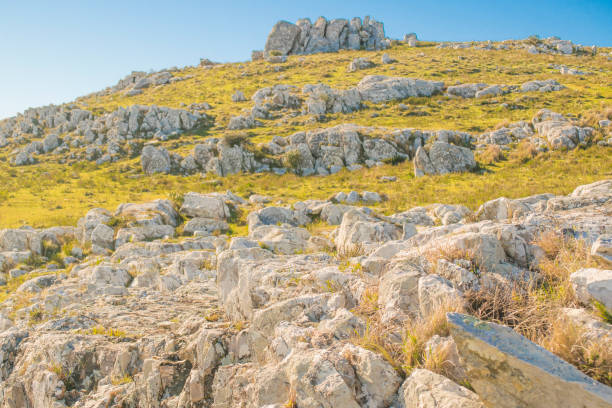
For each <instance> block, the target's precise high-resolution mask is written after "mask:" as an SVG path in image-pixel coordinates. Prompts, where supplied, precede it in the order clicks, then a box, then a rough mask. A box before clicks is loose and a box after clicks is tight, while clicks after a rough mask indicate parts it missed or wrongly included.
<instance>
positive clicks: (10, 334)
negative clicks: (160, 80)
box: [0, 180, 612, 408]
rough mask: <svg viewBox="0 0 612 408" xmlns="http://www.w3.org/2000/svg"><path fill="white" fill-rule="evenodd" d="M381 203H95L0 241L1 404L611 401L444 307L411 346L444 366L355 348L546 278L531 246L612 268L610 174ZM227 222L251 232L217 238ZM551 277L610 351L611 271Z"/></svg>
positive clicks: (572, 373) (553, 360)
mask: <svg viewBox="0 0 612 408" xmlns="http://www.w3.org/2000/svg"><path fill="white" fill-rule="evenodd" d="M381 199H383V197H380V196H379V195H378V194H376V193H372V192H365V193H363V194H358V193H355V192H352V193H351V194H348V195H347V194H345V193H339V194H338V195H337V196H335V197H333V198H332V199H331V200H329V201H315V200H312V201H306V202H302V203H297V204H295V205H293V206H292V207H278V206H269V205H268V206H266V205H265V204H262V203H265V202H266V199H265V197H256V196H253V197H251V198H250V200H249V201H246V200H244V199H243V198H241V197H238V196H236V195H234V194H232V193H230V192H228V193H226V194H208V195H202V194H199V193H189V194H186V195H185V196H184V197H182V199H181V201H180V203H178V204H177V203H174V204H173V203H171V202H170V201H168V200H156V201H152V202H149V203H143V204H123V205H121V206H119V207H118V208H117V210H116V211H115V213H114V214H111V213H109V212H108V211H106V210H103V209H92V210H91V211H89V212H88V213H87V214H86V215H85V216H84V217H83V218H82V219H81V220H80V221H79V223H78V225H77V226H76V227H54V228H49V229H45V230H35V229H27V228H23V229H12V230H10V229H9V230H2V231H0V250H1V251H0V265H2V270H3V271H5V273H6V274H7V277H9V280H10V279H11V278H10V277H13V279H15V278H19V279H20V282H23V283H21V284H20V286H18V287H17V288H16V289H15V290H14V292H12V293H11V294H10V295H9V296H8V298H7V299H6V300H5V301H4V302H3V303H2V306H1V307H2V314H3V317H2V321H1V323H2V329H1V330H2V333H1V334H0V343H1V344H2V346H1V350H2V358H1V359H0V375H1V380H2V382H1V384H0V395H2V401H3V406H5V407H33V408H42V407H51V406H53V407H62V406H73V407H101V406H108V407H111V406H112V407H136V406H140V407H208V406H210V407H237V406H244V407H262V406H279V407H280V406H298V407H338V406H342V407H351V406H355V407H357V406H367V407H388V406H394V407H434V406H465V407H481V406H496V407H514V406H530V407H531V406H533V407H537V406H550V404H553V405H555V406H562V405H563V406H589V407H608V406H612V388H609V387H607V386H605V385H603V384H601V383H598V382H597V381H595V380H593V379H591V378H589V377H588V376H587V375H585V374H583V373H581V372H580V371H578V369H576V368H575V367H573V366H571V365H570V364H568V363H567V362H565V361H563V360H562V359H560V358H559V357H557V356H555V355H553V354H552V353H550V352H549V351H547V350H545V349H544V348H542V347H540V346H538V345H536V344H533V343H531V342H530V341H529V340H527V339H526V338H524V337H522V336H521V335H520V334H517V332H516V331H512V330H511V329H508V328H506V327H502V326H499V325H495V324H489V323H481V322H479V321H478V319H476V318H474V317H469V316H468V315H464V314H460V313H449V314H448V315H447V316H444V315H443V314H442V317H443V318H444V319H447V320H448V323H442V324H441V327H440V328H439V329H438V332H437V333H436V335H435V336H433V334H434V333H431V335H432V336H433V337H431V338H429V339H427V345H426V346H425V345H423V346H422V347H423V349H422V350H423V351H422V352H423V353H425V355H426V354H427V353H432V352H434V351H435V350H437V351H436V352H440V353H442V351H440V350H444V354H440V355H443V356H444V357H443V358H444V361H446V362H451V363H452V367H453V369H452V370H441V369H440V367H441V366H436V365H434V364H430V365H423V366H420V365H419V364H417V363H413V364H415V366H413V367H409V366H407V365H403V364H404V363H401V362H400V363H398V362H397V361H395V360H394V359H393V358H392V356H390V355H389V354H387V352H386V351H384V348H383V346H382V345H379V346H380V348H379V347H375V344H372V343H369V342H368V341H371V336H372V334H371V333H369V331H370V330H372V329H373V326H372V325H378V326H376V328H377V330H382V329H381V328H384V330H383V331H382V333H379V335H380V336H383V337H384V341H383V342H382V343H381V344H383V345H384V344H387V343H388V344H390V345H391V346H386V347H392V346H393V345H395V347H400V348H401V347H402V346H401V345H402V344H405V343H403V342H406V341H409V340H408V339H409V337H408V338H407V337H406V336H407V333H409V332H406V330H407V327H409V326H410V324H413V322H416V321H428V319H433V316H434V315H435V314H436V313H437V314H440V311H442V312H444V311H446V310H448V311H461V312H463V313H474V314H478V313H479V312H481V310H479V309H478V307H477V306H478V305H477V304H476V302H475V300H474V297H475V294H482V293H491V292H490V291H494V290H508V289H507V288H509V287H522V288H527V286H526V285H525V283H527V282H528V283H530V284H533V285H542V284H545V281H546V279H544V278H545V273H546V272H545V270H544V267H543V265H544V263H545V262H546V256H547V255H546V253H547V252H546V251H548V250H549V249H548V248H547V247H546V246H544V244H543V243H542V241H538V237H542V236H543V235H546V234H550V233H554V234H561V235H559V236H560V237H564V238H562V239H565V240H569V239H579V240H581V241H583V242H585V245H587V246H588V248H587V250H588V252H590V254H591V256H592V258H593V259H595V260H596V261H597V262H601V265H605V263H606V262H612V247H611V246H610V237H611V236H612V235H610V234H612V221H611V220H612V217H610V215H611V211H612V207H611V204H612V180H606V181H602V182H598V183H595V184H591V185H586V186H581V187H579V188H577V189H576V190H575V191H574V192H573V193H572V194H570V195H568V196H554V195H552V194H542V195H538V196H533V197H525V198H523V199H518V200H508V199H505V198H499V199H497V200H493V201H491V202H487V203H484V204H483V205H482V206H481V208H480V209H479V210H478V211H477V212H475V213H472V212H471V211H470V210H468V209H467V208H465V207H463V206H452V205H434V206H431V207H428V208H412V209H409V210H407V211H404V212H401V213H398V214H394V215H391V216H383V215H381V214H377V213H376V212H375V211H374V210H372V209H371V208H369V207H367V205H370V204H374V203H376V202H377V201H380V200H381ZM179 204H180V205H179ZM360 205H361V206H360ZM241 211H244V212H249V215H248V217H247V220H248V235H247V236H244V237H240V236H234V237H232V238H231V239H228V238H227V237H226V236H225V235H223V231H224V230H227V221H228V220H229V219H230V218H231V217H233V216H235V214H236V213H237V212H241ZM313 223H324V224H329V225H334V226H336V227H335V229H333V230H331V231H330V232H323V233H321V232H317V231H321V230H318V229H316V228H312V226H313V225H315V224H313ZM323 231H329V230H328V229H326V230H323ZM179 232H180V233H181V234H184V235H179ZM185 235H187V236H185ZM188 235H193V236H188ZM60 248H62V250H60ZM33 260H36V261H37V262H33ZM33 265H36V266H35V267H33ZM568 279H569V280H568V282H570V289H571V290H572V291H575V293H576V298H575V299H576V300H575V301H572V302H570V303H568V304H567V305H569V304H571V305H572V308H564V309H559V310H562V313H563V315H562V316H561V315H559V316H556V318H557V319H561V318H562V317H564V316H565V317H566V318H567V319H569V320H568V323H567V324H573V325H575V327H579V328H580V330H582V331H583V332H584V333H585V334H584V335H585V336H587V337H591V338H597V339H598V344H600V345H602V347H604V348H606V347H607V348H608V350H607V352H608V354H607V356H608V357H609V356H610V354H609V353H610V350H609V346H610V344H611V342H610V335H611V334H610V333H611V332H610V328H611V326H610V325H609V324H606V323H604V322H602V321H601V320H600V318H599V317H597V315H596V314H594V313H593V311H592V310H591V305H592V304H593V302H599V304H603V305H605V307H611V306H612V286H611V284H612V283H611V282H612V271H610V270H606V269H605V267H604V268H599V269H598V268H591V269H588V268H583V269H579V270H577V271H576V272H575V273H572V274H571V275H570V276H569V277H568ZM516 285H518V286H516ZM373 293H376V296H372V294H373ZM526 295H527V294H526ZM368 308H374V309H373V312H369V313H366V312H364V311H365V310H367V309H368ZM515 329H516V330H518V327H517V328H515ZM449 330H450V331H449ZM438 334H439V335H438ZM441 336H442V337H441ZM444 336H446V337H444ZM368 339H370V340H368ZM419 358H421V357H419ZM406 361H408V360H406ZM430 363H431V361H430ZM398 364H399V365H398ZM605 364H609V361H607V362H605ZM421 367H422V368H421ZM604 367H605V366H604ZM607 367H608V368H609V365H608V366H607ZM432 370H433V371H434V372H432ZM436 371H437V373H436ZM439 373H442V374H444V375H441V374H439ZM451 373H452V375H451ZM445 375H446V376H445ZM449 378H451V379H452V380H451V379H449ZM600 379H601V378H600ZM453 381H456V382H453ZM468 384H469V388H465V386H466V385H468ZM434 401H436V402H435V403H434ZM551 401H553V402H554V401H556V402H554V403H553V402H551ZM285 404H286V405H285ZM564 404H565V405H564ZM568 404H569V405H568Z"/></svg>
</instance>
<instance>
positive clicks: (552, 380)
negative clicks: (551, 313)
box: [447, 313, 612, 408]
mask: <svg viewBox="0 0 612 408" xmlns="http://www.w3.org/2000/svg"><path fill="white" fill-rule="evenodd" d="M447 320H448V323H449V325H450V330H451V335H452V336H453V339H454V340H455V343H456V344H457V349H458V350H459V354H460V356H461V359H462V361H463V362H464V364H465V369H466V374H467V377H468V379H469V382H470V384H471V385H472V387H473V388H474V390H475V391H476V393H478V395H479V396H480V398H482V400H483V401H484V402H485V403H486V404H487V405H489V406H494V407H500V408H505V407H508V408H511V407H512V408H515V407H533V408H540V407H541V408H548V407H593V408H604V407H610V406H611V405H612V388H610V387H607V386H605V385H603V384H601V383H599V382H597V381H595V380H593V379H592V378H590V377H588V376H586V375H585V374H583V373H581V372H580V371H578V370H577V369H576V368H575V367H573V366H572V365H570V364H568V363H566V362H565V361H563V360H561V359H560V358H559V357H557V356H555V355H554V354H552V353H551V352H549V351H548V350H545V349H543V348H542V347H540V346H538V345H536V344H534V343H532V342H530V341H529V340H527V339H526V338H524V337H523V336H521V335H520V334H517V333H516V332H514V331H513V330H512V329H510V328H509V327H505V326H501V325H498V324H495V323H487V322H484V321H481V320H478V319H476V318H475V317H472V316H467V315H463V314H459V313H449V314H447Z"/></svg>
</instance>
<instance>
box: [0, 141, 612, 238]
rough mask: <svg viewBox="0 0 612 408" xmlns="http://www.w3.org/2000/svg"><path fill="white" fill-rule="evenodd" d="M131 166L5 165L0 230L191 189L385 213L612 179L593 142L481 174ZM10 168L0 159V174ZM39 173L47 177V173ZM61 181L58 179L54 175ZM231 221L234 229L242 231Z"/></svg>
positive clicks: (611, 167) (610, 156)
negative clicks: (189, 171)
mask: <svg viewBox="0 0 612 408" xmlns="http://www.w3.org/2000/svg"><path fill="white" fill-rule="evenodd" d="M129 166H131V167H132V170H131V171H127V172H121V171H120V170H119V169H120V168H121V167H126V164H125V163H115V164H113V165H110V166H102V167H101V168H99V169H88V171H85V172H83V173H80V174H79V175H78V177H68V175H70V174H71V173H72V172H73V170H72V169H70V168H67V167H66V166H62V165H58V164H52V163H47V164H40V165H38V166H37V167H27V168H18V169H10V170H11V171H14V172H16V173H17V174H18V176H17V177H15V178H9V180H8V181H9V183H8V184H9V187H8V190H9V191H10V194H9V198H8V199H7V200H5V201H4V202H2V203H0V228H8V227H17V226H19V225H22V224H24V223H27V224H29V225H32V226H34V227H49V226H53V225H74V224H75V223H76V221H77V220H78V218H80V217H82V216H83V215H84V214H85V213H86V212H87V211H88V210H89V209H91V208H93V207H103V208H107V209H109V210H111V211H114V210H115V208H116V207H117V205H119V204H120V203H123V202H144V201H147V200H152V199H156V198H169V197H177V196H179V197H180V195H181V194H183V193H185V192H188V191H197V192H213V191H220V192H222V191H226V190H232V191H233V192H235V193H237V194H240V195H241V196H245V197H246V196H248V195H250V194H252V193H258V194H264V195H269V196H272V197H276V198H279V199H283V200H284V201H285V202H287V203H292V202H295V201H299V200H305V199H309V198H314V199H327V198H329V196H330V195H331V194H333V193H335V192H338V191H350V190H357V191H364V190H369V191H377V192H380V193H384V194H386V195H387V196H388V198H389V200H388V201H386V202H383V203H381V204H379V206H378V207H379V208H378V209H379V210H380V211H382V212H384V213H394V212H398V211H403V210H406V209H409V208H411V207H414V206H419V205H427V204H432V203H452V204H463V205H466V206H467V207H469V208H472V209H476V208H477V207H478V206H479V205H480V204H482V203H483V202H484V201H487V200H490V199H494V198H497V197H500V196H506V197H508V198H517V197H523V196H527V195H531V194H537V193H544V192H550V193H555V194H567V193H569V192H571V191H572V190H573V189H574V188H575V187H577V186H579V185H581V184H587V183H591V182H594V181H597V180H601V179H604V178H610V177H612V149H608V148H601V147H597V146H593V147H590V148H588V149H584V150H582V149H578V150H574V151H570V152H560V151H558V152H551V153H545V154H541V155H540V156H538V157H536V158H534V159H532V160H529V161H527V162H526V163H522V162H520V161H513V160H507V161H502V162H499V163H496V164H494V165H487V166H484V169H485V171H484V172H483V173H481V174H476V173H462V174H451V175H443V176H429V177H423V178H418V179H415V178H414V174H413V169H412V163H410V162H404V163H400V164H398V165H396V166H391V165H386V166H382V167H377V168H372V169H365V168H364V169H361V170H358V171H355V172H349V171H347V170H343V171H341V172H339V173H338V174H334V175H331V176H327V177H317V176H311V177H299V176H296V175H293V174H285V175H282V176H279V175H275V174H272V173H262V174H236V175H232V176H228V177H221V178H218V179H216V180H215V181H216V182H214V183H213V182H212V181H213V180H214V179H212V178H210V177H202V176H199V175H196V176H189V177H182V176H172V175H152V176H144V175H142V174H140V172H139V171H137V170H136V168H137V164H136V163H134V162H131V163H130V164H129ZM5 171H9V169H8V168H7V167H6V165H5V164H4V163H0V174H2V173H3V172H5ZM42 174H46V175H45V176H44V177H43V176H41V175H42ZM383 175H388V176H396V177H397V178H398V180H397V181H396V182H393V183H383V182H380V181H379V180H378V178H379V177H380V176H383ZM58 179H61V180H64V182H62V183H58V182H57V180H58ZM245 228H246V227H244V225H238V224H234V225H232V230H233V231H234V233H242V232H245V231H243V230H245Z"/></svg>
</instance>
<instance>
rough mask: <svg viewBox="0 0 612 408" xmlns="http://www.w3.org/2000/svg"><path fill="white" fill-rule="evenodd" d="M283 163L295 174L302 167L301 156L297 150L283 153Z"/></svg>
mask: <svg viewBox="0 0 612 408" xmlns="http://www.w3.org/2000/svg"><path fill="white" fill-rule="evenodd" d="M283 163H284V164H285V166H286V167H289V168H290V169H292V170H293V171H295V172H297V171H298V169H299V168H300V167H301V165H302V155H301V154H300V152H299V151H297V150H291V151H288V152H287V153H285V157H284V158H283Z"/></svg>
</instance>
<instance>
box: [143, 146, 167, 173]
mask: <svg viewBox="0 0 612 408" xmlns="http://www.w3.org/2000/svg"><path fill="white" fill-rule="evenodd" d="M140 163H141V164H142V169H143V170H144V172H145V173H147V174H153V173H166V174H167V173H170V170H171V169H172V161H171V159H170V154H169V153H168V151H167V150H166V149H165V148H163V147H159V148H157V147H155V146H152V145H147V146H145V147H144V148H143V149H142V153H141V156H140Z"/></svg>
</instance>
